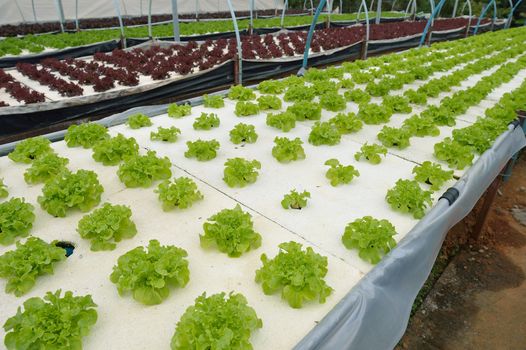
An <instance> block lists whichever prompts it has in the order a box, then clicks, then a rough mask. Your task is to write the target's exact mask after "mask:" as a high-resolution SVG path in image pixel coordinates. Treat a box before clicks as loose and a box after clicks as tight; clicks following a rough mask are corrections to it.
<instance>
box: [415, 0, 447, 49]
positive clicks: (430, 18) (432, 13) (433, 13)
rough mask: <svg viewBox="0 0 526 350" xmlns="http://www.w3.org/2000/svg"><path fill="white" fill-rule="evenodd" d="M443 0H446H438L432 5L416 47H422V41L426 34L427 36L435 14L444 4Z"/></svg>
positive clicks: (444, 0)
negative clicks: (432, 7)
mask: <svg viewBox="0 0 526 350" xmlns="http://www.w3.org/2000/svg"><path fill="white" fill-rule="evenodd" d="M431 1H432V0H431ZM445 2H446V0H440V2H439V3H438V4H437V5H436V6H435V7H434V9H433V11H432V12H431V16H430V17H429V19H428V20H427V23H426V27H425V28H424V32H423V33H422V37H421V38H420V43H419V44H418V47H422V45H424V42H425V40H426V36H427V32H428V31H429V27H430V26H431V25H432V24H433V20H434V18H435V16H436V15H437V13H438V12H439V11H440V9H441V8H442V6H444V3H445ZM433 5H434V3H433Z"/></svg>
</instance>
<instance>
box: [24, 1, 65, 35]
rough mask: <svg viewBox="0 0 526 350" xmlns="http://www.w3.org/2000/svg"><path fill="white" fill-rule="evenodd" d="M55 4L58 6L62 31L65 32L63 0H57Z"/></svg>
mask: <svg viewBox="0 0 526 350" xmlns="http://www.w3.org/2000/svg"><path fill="white" fill-rule="evenodd" d="M17 4H18V2H17ZM55 5H56V6H57V12H58V16H59V20H60V31H61V32H62V33H64V8H63V7H62V0H56V1H55Z"/></svg>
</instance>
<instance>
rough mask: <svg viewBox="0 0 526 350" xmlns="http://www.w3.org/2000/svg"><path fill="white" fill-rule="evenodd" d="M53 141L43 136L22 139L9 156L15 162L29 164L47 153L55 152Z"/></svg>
mask: <svg viewBox="0 0 526 350" xmlns="http://www.w3.org/2000/svg"><path fill="white" fill-rule="evenodd" d="M50 144H51V141H49V140H48V139H46V138H45V137H42V136H36V137H31V138H28V139H25V140H23V141H20V142H19V143H17V145H16V146H15V149H14V150H13V151H12V152H11V153H9V154H8V155H7V156H8V157H9V159H11V160H12V161H13V162H17V163H26V164H29V163H31V162H32V161H34V160H35V159H37V158H38V157H41V156H42V155H44V154H46V153H51V152H53V148H51V146H50Z"/></svg>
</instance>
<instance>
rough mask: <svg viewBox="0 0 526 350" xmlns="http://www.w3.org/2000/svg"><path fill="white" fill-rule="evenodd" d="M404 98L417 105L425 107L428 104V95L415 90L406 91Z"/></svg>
mask: <svg viewBox="0 0 526 350" xmlns="http://www.w3.org/2000/svg"><path fill="white" fill-rule="evenodd" d="M404 96H405V97H407V98H408V100H409V102H411V103H413V104H417V105H421V106H423V105H425V104H426V103H427V95H426V94H425V93H423V92H418V91H415V90H413V89H409V90H406V91H405V92H404Z"/></svg>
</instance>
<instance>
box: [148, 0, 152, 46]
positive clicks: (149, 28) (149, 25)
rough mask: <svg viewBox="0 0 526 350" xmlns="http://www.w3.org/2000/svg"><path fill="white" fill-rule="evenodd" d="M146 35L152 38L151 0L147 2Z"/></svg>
mask: <svg viewBox="0 0 526 350" xmlns="http://www.w3.org/2000/svg"><path fill="white" fill-rule="evenodd" d="M148 37H149V38H150V39H151V38H152V0H149V2H148Z"/></svg>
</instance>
